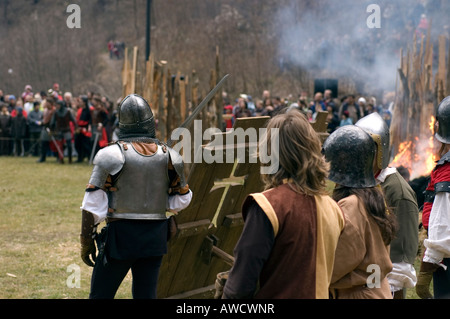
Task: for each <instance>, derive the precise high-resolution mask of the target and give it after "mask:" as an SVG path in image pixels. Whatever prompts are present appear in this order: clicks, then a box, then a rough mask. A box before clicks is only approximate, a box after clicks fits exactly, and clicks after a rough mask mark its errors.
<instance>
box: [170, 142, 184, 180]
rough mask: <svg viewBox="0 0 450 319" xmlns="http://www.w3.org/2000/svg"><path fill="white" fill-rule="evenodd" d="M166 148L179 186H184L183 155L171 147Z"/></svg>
mask: <svg viewBox="0 0 450 319" xmlns="http://www.w3.org/2000/svg"><path fill="white" fill-rule="evenodd" d="M167 150H168V151H169V155H170V160H171V161H172V165H173V167H174V168H175V171H176V172H177V174H178V176H179V177H180V186H181V187H185V186H186V178H185V177H184V162H183V157H182V156H181V155H180V153H178V152H177V151H175V150H174V149H173V148H171V147H169V146H167Z"/></svg>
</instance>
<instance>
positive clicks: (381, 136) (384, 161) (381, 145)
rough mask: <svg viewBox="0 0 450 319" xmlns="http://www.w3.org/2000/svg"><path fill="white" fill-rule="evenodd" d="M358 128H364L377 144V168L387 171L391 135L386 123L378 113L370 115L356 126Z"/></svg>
mask: <svg viewBox="0 0 450 319" xmlns="http://www.w3.org/2000/svg"><path fill="white" fill-rule="evenodd" d="M355 125H356V126H358V127H360V128H362V129H363V130H364V131H366V132H367V133H369V135H370V136H371V137H372V139H373V140H374V141H375V143H376V144H377V158H376V162H377V167H378V168H379V169H385V168H386V167H388V165H389V160H390V154H389V151H390V150H389V144H390V135H389V127H388V126H387V124H386V121H385V120H383V118H382V117H381V116H380V114H378V113H377V112H374V113H370V114H369V115H367V116H364V117H363V118H362V119H360V120H359V121H358V122H356V124H355Z"/></svg>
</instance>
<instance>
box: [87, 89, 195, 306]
mask: <svg viewBox="0 0 450 319" xmlns="http://www.w3.org/2000/svg"><path fill="white" fill-rule="evenodd" d="M118 118H119V133H118V141H117V142H113V143H111V144H110V145H108V146H107V147H105V148H103V149H101V150H99V152H98V153H97V154H96V156H95V158H94V161H93V164H94V168H93V171H92V174H91V177H90V180H89V183H88V185H87V188H86V193H85V196H84V199H83V203H82V206H81V209H82V227H81V236H80V240H81V257H82V259H83V261H84V262H85V263H86V264H87V265H89V266H93V267H94V269H93V273H92V280H91V292H90V298H114V296H115V293H116V291H117V289H118V288H119V286H120V284H121V282H122V280H123V278H124V277H125V275H126V274H127V272H128V271H129V270H130V269H131V271H132V275H133V291H132V293H133V298H156V287H157V279H158V273H159V268H160V265H161V260H162V257H163V255H164V254H166V252H167V239H168V233H169V230H168V227H169V222H168V218H167V215H166V211H172V212H178V211H180V210H182V209H184V208H186V207H187V206H188V205H189V203H190V201H191V198H192V192H191V191H190V190H189V186H188V185H187V183H186V181H185V178H184V173H183V160H182V158H181V156H180V154H179V153H178V152H176V151H174V150H173V149H172V148H170V147H169V146H167V145H166V144H164V143H162V142H160V141H158V140H157V139H156V138H155V120H154V117H153V113H152V110H151V108H150V106H149V104H148V103H147V102H146V101H145V100H144V99H143V98H142V97H140V96H139V95H136V94H132V95H129V96H127V97H126V98H125V99H123V101H122V102H121V103H120V105H119V109H118ZM103 220H106V226H105V227H104V228H103V229H102V231H101V233H100V234H98V235H96V227H97V225H98V224H99V223H100V222H102V221H103ZM94 238H95V240H94ZM94 241H96V243H97V249H96V247H95V242H94ZM97 250H98V255H97V256H96V254H97ZM94 262H95V264H94Z"/></svg>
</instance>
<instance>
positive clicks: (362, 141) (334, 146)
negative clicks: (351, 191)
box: [323, 125, 376, 188]
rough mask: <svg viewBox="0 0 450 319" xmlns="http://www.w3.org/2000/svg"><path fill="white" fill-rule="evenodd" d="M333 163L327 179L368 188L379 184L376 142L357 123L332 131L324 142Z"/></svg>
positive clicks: (349, 185) (354, 186) (327, 158)
mask: <svg viewBox="0 0 450 319" xmlns="http://www.w3.org/2000/svg"><path fill="white" fill-rule="evenodd" d="M323 152H324V155H325V159H326V160H327V161H328V162H330V173H329V176H328V178H329V179H330V180H331V181H333V182H335V183H336V184H339V185H342V186H346V187H353V188H367V187H373V186H375V185H376V181H375V177H374V173H373V161H374V157H375V143H374V142H373V139H372V138H371V137H370V135H369V134H368V133H366V132H365V131H364V130H363V129H361V128H359V127H357V126H355V125H346V126H342V127H340V128H338V129H337V130H336V131H334V132H333V133H331V134H330V136H328V138H327V139H326V140H325V142H324V144H323Z"/></svg>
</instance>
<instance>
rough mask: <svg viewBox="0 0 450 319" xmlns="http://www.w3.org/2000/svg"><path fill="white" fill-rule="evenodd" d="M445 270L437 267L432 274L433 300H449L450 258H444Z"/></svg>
mask: <svg viewBox="0 0 450 319" xmlns="http://www.w3.org/2000/svg"><path fill="white" fill-rule="evenodd" d="M443 263H444V265H445V266H447V270H445V269H444V268H442V267H439V269H438V270H436V271H435V272H434V274H433V293H434V298H435V299H450V258H444V260H443Z"/></svg>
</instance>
